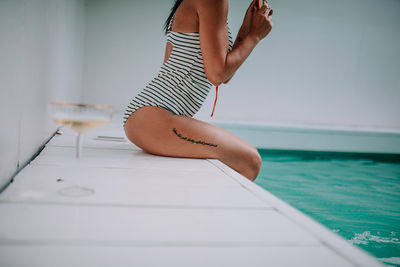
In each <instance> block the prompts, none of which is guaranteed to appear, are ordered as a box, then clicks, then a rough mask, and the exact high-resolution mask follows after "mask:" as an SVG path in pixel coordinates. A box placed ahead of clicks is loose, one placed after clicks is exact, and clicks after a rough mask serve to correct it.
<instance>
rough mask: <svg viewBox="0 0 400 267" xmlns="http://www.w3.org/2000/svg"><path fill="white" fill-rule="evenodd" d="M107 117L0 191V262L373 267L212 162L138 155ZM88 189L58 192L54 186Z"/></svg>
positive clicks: (59, 142)
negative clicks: (87, 191) (78, 148)
mask: <svg viewBox="0 0 400 267" xmlns="http://www.w3.org/2000/svg"><path fill="white" fill-rule="evenodd" d="M99 135H105V136H119V137H122V136H123V132H122V128H121V127H120V126H118V125H116V124H110V125H108V126H107V127H104V128H101V129H99V130H96V131H93V132H90V133H88V134H87V136H86V137H85V141H84V151H83V158H82V160H81V161H77V160H75V158H74V156H75V150H74V141H75V137H74V136H73V135H72V134H71V133H69V132H68V131H63V132H62V135H56V136H55V137H54V138H52V139H51V141H50V142H49V143H48V144H47V145H46V147H45V149H44V150H43V151H42V152H41V153H40V155H39V156H38V157H37V158H36V159H34V160H33V161H32V162H31V163H30V164H29V165H27V166H26V167H25V168H24V169H23V170H22V171H21V172H20V173H19V174H18V175H17V176H16V177H15V179H14V182H13V183H11V184H10V185H9V186H8V187H7V189H6V190H4V192H3V193H2V194H0V266H1V267H3V266H7V267H12V266H29V267H33V266H40V267H45V266H85V267H87V266H218V267H220V266H276V267H280V266H308V267H309V266H324V267H328V266H332V267H346V266H382V265H381V264H380V263H378V262H377V261H376V260H375V259H374V258H373V257H371V256H369V255H367V254H366V253H365V252H363V251H361V250H360V249H358V248H356V247H354V246H352V245H350V244H349V243H348V242H347V241H346V240H344V239H342V238H341V237H339V236H338V235H336V234H334V233H333V232H331V231H330V230H328V229H327V228H325V227H324V226H321V225H320V224H318V223H316V222H315V221H313V220H311V219H310V218H309V217H307V216H305V215H304V214H302V213H300V212H299V211H297V210H295V209H294V208H292V207H290V206H289V205H287V204H286V203H284V202H283V201H281V200H279V199H278V198H276V197H274V196H273V195H272V194H270V193H269V192H267V191H265V190H264V189H262V188H260V187H259V186H257V185H256V184H254V183H253V182H250V181H248V180H247V179H245V178H244V177H242V176H241V175H239V174H238V173H237V172H235V171H233V170H232V169H230V168H229V167H227V166H226V165H224V164H222V163H221V162H219V161H217V160H201V159H178V158H167V157H158V156H153V155H149V154H146V153H144V152H142V151H141V150H140V149H138V148H137V147H135V146H134V145H132V144H130V143H128V142H117V141H102V140H95V139H94V138H95V137H97V136H99ZM79 183H81V185H84V186H86V187H88V188H92V189H94V190H95V194H93V195H90V196H86V197H75V198H74V197H67V196H63V195H61V194H59V193H58V191H59V190H60V189H61V188H64V187H68V186H73V185H76V184H79Z"/></svg>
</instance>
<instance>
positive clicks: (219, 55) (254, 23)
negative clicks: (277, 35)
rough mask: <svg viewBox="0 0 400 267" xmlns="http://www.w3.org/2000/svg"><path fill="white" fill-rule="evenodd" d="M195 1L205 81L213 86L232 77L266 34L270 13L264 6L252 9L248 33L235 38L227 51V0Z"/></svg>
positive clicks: (269, 25) (269, 24) (269, 22)
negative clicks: (233, 44)
mask: <svg viewBox="0 0 400 267" xmlns="http://www.w3.org/2000/svg"><path fill="white" fill-rule="evenodd" d="M196 2H197V5H198V6H197V13H198V16H199V24H200V25H199V32H200V45H201V51H202V54H203V60H204V70H205V73H206V76H207V78H208V80H209V81H210V82H211V83H213V84H214V85H219V84H221V83H222V82H224V81H227V80H228V79H229V78H230V77H232V75H233V74H234V73H235V71H236V70H237V69H238V68H239V67H240V65H241V64H242V63H243V62H244V61H245V60H246V58H247V57H248V56H249V55H250V53H251V52H252V51H253V49H254V47H255V46H256V45H257V43H258V42H259V41H260V40H261V39H263V38H264V37H265V36H266V35H267V34H268V33H269V31H270V30H271V28H272V23H271V21H270V16H268V15H267V14H266V13H265V12H266V10H267V6H266V5H263V6H262V7H261V9H260V10H257V11H254V12H252V17H251V26H250V29H249V31H248V33H247V35H246V36H244V37H243V39H242V40H240V41H239V40H237V41H236V42H235V47H233V48H232V50H231V51H230V52H229V53H228V46H229V43H228V42H229V41H228V40H229V39H228V29H227V25H226V21H227V16H228V0H202V1H196ZM271 14H272V13H271Z"/></svg>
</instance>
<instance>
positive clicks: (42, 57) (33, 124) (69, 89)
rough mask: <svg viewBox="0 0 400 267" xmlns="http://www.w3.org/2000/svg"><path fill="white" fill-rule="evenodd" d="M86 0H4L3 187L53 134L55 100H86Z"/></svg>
mask: <svg viewBox="0 0 400 267" xmlns="http://www.w3.org/2000/svg"><path fill="white" fill-rule="evenodd" d="M84 15H85V13H84V1H81V0H0V38H1V41H0V58H1V60H0V75H1V76H0V77H1V78H0V124H1V128H0V188H2V187H3V186H4V185H5V184H6V183H7V182H8V181H9V179H10V178H11V177H12V175H13V174H14V173H15V172H16V171H17V169H18V168H19V167H21V166H22V165H24V164H25V163H26V162H27V161H28V160H29V159H30V158H31V157H32V156H33V155H34V154H35V153H36V152H37V151H38V149H39V148H40V147H41V146H42V145H43V144H44V142H45V141H46V140H47V139H48V138H50V136H51V135H52V134H53V133H54V131H55V129H56V126H55V125H54V124H53V123H52V122H51V121H50V120H49V118H48V115H47V103H48V102H49V101H52V100H64V101H80V96H81V89H82V88H81V83H82V77H81V76H82V58H83V41H84V38H83V37H84V22H85V21H84Z"/></svg>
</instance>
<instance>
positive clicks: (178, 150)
mask: <svg viewBox="0 0 400 267" xmlns="http://www.w3.org/2000/svg"><path fill="white" fill-rule="evenodd" d="M125 132H126V135H127V137H128V139H129V140H130V141H132V142H133V143H134V144H136V145H137V146H139V147H140V148H142V149H143V150H144V151H146V152H149V153H151V154H156V155H161V156H170V157H186V158H213V159H219V160H221V161H222V162H224V163H225V164H227V165H228V166H230V167H232V168H233V169H235V170H237V171H238V172H240V173H242V174H243V175H245V176H246V177H248V176H254V172H255V171H254V170H251V171H250V170H249V168H251V169H254V168H255V169H257V167H258V169H259V166H257V165H260V164H261V160H260V158H259V154H258V152H257V150H256V149H255V148H254V147H253V146H252V145H250V144H249V143H247V142H246V141H244V140H243V139H241V138H239V137H237V136H235V135H233V134H232V133H230V132H229V131H227V130H225V129H222V128H219V127H217V126H214V125H212V124H209V123H206V122H202V121H199V120H196V119H193V118H190V117H186V116H180V115H174V114H172V113H170V112H168V111H167V110H165V109H162V108H158V107H142V108H140V109H139V110H137V111H136V112H135V113H134V114H133V115H131V117H130V118H129V119H128V120H127V122H126V124H125ZM256 172H257V173H258V170H256ZM255 176H257V175H256V174H255ZM248 178H250V179H252V178H251V177H248ZM254 178H255V177H254ZM254 178H253V179H254Z"/></svg>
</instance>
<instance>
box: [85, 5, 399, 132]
mask: <svg viewBox="0 0 400 267" xmlns="http://www.w3.org/2000/svg"><path fill="white" fill-rule="evenodd" d="M247 2H248V1H242V0H230V13H229V22H230V28H231V30H232V32H233V33H236V32H237V29H238V28H239V26H240V23H241V21H242V17H243V13H244V10H245V9H246V8H247V5H248V3H247ZM270 4H271V5H272V6H273V8H274V11H275V15H274V29H273V31H272V32H271V34H270V35H269V36H268V37H267V39H265V40H264V41H263V42H262V43H261V44H260V45H259V46H258V47H257V48H256V49H255V51H254V53H253V54H252V55H251V56H250V58H249V59H248V61H247V62H245V64H244V65H243V67H242V69H240V70H239V71H238V72H237V74H236V77H234V79H233V80H232V81H231V83H230V84H228V85H226V86H223V87H221V90H220V96H219V102H218V104H217V108H216V114H215V117H214V119H213V121H242V122H244V121H245V122H247V123H255V124H267V125H268V124H281V125H293V124H299V125H304V126H306V127H307V126H311V125H312V126H314V127H315V126H317V127H318V126H321V127H326V126H332V127H337V128H373V129H378V128H379V129H381V130H382V129H388V128H390V129H392V130H395V131H399V130H400V119H399V118H400V116H399V114H400V108H399V105H398V103H399V102H400V73H399V72H400V50H399V49H398V47H400V35H399V31H398V29H399V28H400V16H398V14H399V13H400V1H397V0H381V1H374V0H346V1H345V0H337V1H330V0H303V1H298V0H286V1H278V0H270ZM171 6H172V1H171V0H170V1H165V0H163V1H139V0H114V1H108V0H87V13H86V15H87V41H86V49H85V69H84V73H85V74H84V91H83V100H84V101H85V102H90V103H109V104H112V105H114V107H115V108H117V109H123V108H124V107H125V105H126V104H127V103H128V102H129V101H130V99H131V98H132V97H133V96H134V95H135V94H136V93H137V92H138V91H139V90H141V89H142V88H143V87H144V86H145V85H146V84H147V82H149V81H150V80H151V78H152V77H153V76H154V75H155V74H156V73H157V71H158V69H159V67H160V66H161V62H162V59H163V52H164V47H165V37H164V36H163V35H162V31H161V26H162V24H163V22H164V20H165V18H166V16H167V15H168V11H169V9H170V7H171ZM213 98H214V91H212V93H210V95H209V98H208V100H207V102H206V103H205V104H204V106H203V108H202V109H201V110H200V112H199V113H198V115H197V117H198V118H201V119H205V120H208V119H209V114H210V113H211V109H212V102H213Z"/></svg>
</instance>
